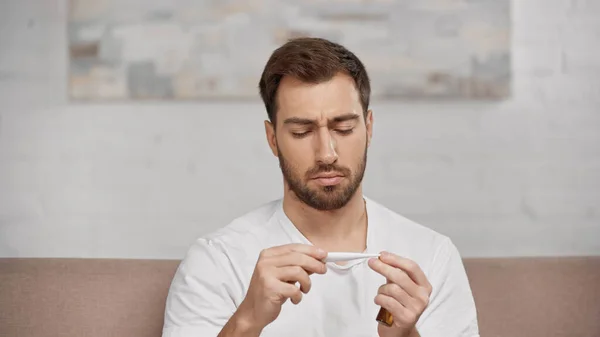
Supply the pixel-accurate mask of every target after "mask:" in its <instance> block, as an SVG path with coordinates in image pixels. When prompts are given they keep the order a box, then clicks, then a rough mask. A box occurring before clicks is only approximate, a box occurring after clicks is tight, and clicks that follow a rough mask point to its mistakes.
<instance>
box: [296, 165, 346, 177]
mask: <svg viewBox="0 0 600 337" xmlns="http://www.w3.org/2000/svg"><path fill="white" fill-rule="evenodd" d="M329 172H339V173H341V174H343V175H344V176H350V175H351V174H352V171H350V169H349V168H347V167H342V166H338V165H335V164H319V165H317V166H315V167H312V168H311V169H310V170H308V171H306V177H307V178H311V177H314V176H316V175H318V174H319V173H329Z"/></svg>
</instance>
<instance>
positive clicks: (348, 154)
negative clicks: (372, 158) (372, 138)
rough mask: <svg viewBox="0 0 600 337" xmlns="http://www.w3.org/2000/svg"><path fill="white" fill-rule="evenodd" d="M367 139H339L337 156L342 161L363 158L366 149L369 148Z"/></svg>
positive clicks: (363, 137) (362, 137)
mask: <svg viewBox="0 0 600 337" xmlns="http://www.w3.org/2000/svg"><path fill="white" fill-rule="evenodd" d="M366 142H367V138H366V137H365V136H361V137H348V138H345V139H344V138H338V139H337V154H338V156H339V158H340V160H344V161H345V160H348V161H352V160H357V159H359V158H362V156H363V154H364V152H365V147H366V146H367V143H366Z"/></svg>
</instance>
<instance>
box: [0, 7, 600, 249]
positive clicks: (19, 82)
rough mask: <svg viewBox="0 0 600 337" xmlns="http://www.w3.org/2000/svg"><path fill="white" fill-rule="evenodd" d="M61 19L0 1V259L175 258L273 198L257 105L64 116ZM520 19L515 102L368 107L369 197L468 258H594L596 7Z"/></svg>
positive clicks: (599, 169)
mask: <svg viewBox="0 0 600 337" xmlns="http://www.w3.org/2000/svg"><path fill="white" fill-rule="evenodd" d="M65 12H66V6H65V1H61V0H26V1H23V0H8V1H3V2H2V3H1V4H0V256H81V257H131V258H136V257H143V258H180V257H182V255H183V253H184V252H185V250H186V249H187V247H188V245H189V244H190V243H191V242H192V241H193V240H194V239H195V238H196V237H197V236H199V235H201V234H203V233H206V232H208V231H211V230H213V229H215V228H217V227H220V226H223V225H225V224H226V223H228V221H229V220H231V219H232V218H233V217H235V216H237V215H239V214H241V213H243V212H245V211H247V210H250V209H252V208H254V207H256V206H257V205H259V204H260V203H263V202H266V201H268V200H271V199H273V198H277V197H279V195H280V193H281V179H280V172H279V169H278V166H277V161H276V159H275V158H273V157H272V156H271V154H270V152H269V150H268V148H267V145H266V142H265V139H264V131H263V126H262V120H263V119H265V117H266V115H265V113H264V111H263V108H262V106H261V105H260V102H259V101H258V97H257V99H256V101H255V102H252V103H249V104H244V103H211V104H193V103H177V104H171V103H164V102H153V103H147V104H96V105H83V104H70V103H68V101H67V99H66V69H67V62H66V57H67V54H66V38H65V24H64V22H65ZM513 23H514V26H513V29H514V30H513V51H514V52H513V70H514V82H513V83H514V85H513V98H512V99H510V100H508V101H504V102H495V103H494V102H476V103H412V104H409V103H403V104H401V103H389V102H388V103H383V102H375V104H374V106H373V108H374V109H375V120H376V121H375V136H374V137H375V138H374V143H373V146H372V148H371V151H370V153H369V165H368V168H367V177H366V181H365V189H366V192H367V193H368V195H369V196H370V197H372V198H374V199H376V200H378V201H380V202H382V203H383V204H385V205H387V206H389V207H390V208H392V209H394V210H396V211H398V212H400V213H402V214H404V215H406V216H408V217H410V218H413V219H415V220H417V221H419V222H421V223H422V224H424V225H427V226H430V227H432V228H433V229H435V230H438V231H440V232H442V233H445V234H447V235H449V236H451V237H452V238H453V239H454V241H455V242H456V243H457V245H458V246H459V248H460V249H461V251H462V253H463V255H465V256H499V255H501V256H514V255H556V254H560V255H576V254H595V255H598V254H600V57H599V56H598V54H599V53H600V2H598V1H595V0H587V1H585V0H578V1H577V0H572V1H568V0H515V1H513ZM226 118H231V119H232V120H233V121H234V122H233V123H227V122H226V121H225V119H226Z"/></svg>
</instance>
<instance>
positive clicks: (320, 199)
mask: <svg viewBox="0 0 600 337" xmlns="http://www.w3.org/2000/svg"><path fill="white" fill-rule="evenodd" d="M277 152H278V159H279V167H280V168H281V173H282V174H283V178H284V179H285V181H286V182H287V184H288V187H289V189H290V190H291V191H292V192H294V194H295V195H296V196H297V197H298V199H300V201H302V202H303V203H305V204H306V205H308V206H310V207H312V208H314V209H317V210H320V211H331V210H336V209H340V208H342V207H344V206H346V204H348V202H349V201H350V199H352V197H353V196H354V194H355V193H356V190H358V188H359V186H360V184H361V183H362V180H363V177H364V174H365V169H366V167H367V146H365V151H364V153H363V156H362V158H361V160H360V161H359V162H358V164H357V167H356V168H355V170H354V172H353V171H352V170H350V169H349V168H346V167H341V166H338V165H336V164H335V163H334V164H317V166H314V167H312V168H310V169H309V170H308V171H306V173H305V174H304V177H303V176H302V174H300V173H299V172H298V170H297V169H295V168H294V167H292V166H291V165H290V163H289V162H288V161H287V160H286V159H285V157H284V156H283V153H282V152H281V150H280V149H279V147H277ZM332 171H333V172H339V173H341V174H343V175H344V178H346V179H348V180H349V182H347V181H346V179H344V180H342V182H341V183H340V184H337V185H332V186H319V187H316V188H311V187H309V186H308V184H307V182H308V181H309V180H310V179H311V177H314V176H315V175H317V174H319V173H325V172H332Z"/></svg>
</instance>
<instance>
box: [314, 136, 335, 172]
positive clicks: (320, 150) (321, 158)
mask: <svg viewBox="0 0 600 337" xmlns="http://www.w3.org/2000/svg"><path fill="white" fill-rule="evenodd" d="M317 143H318V144H317V156H316V157H317V158H316V159H317V161H318V162H319V163H322V164H326V165H330V164H333V163H335V162H336V161H337V160H338V154H337V152H336V148H337V143H336V140H335V138H334V137H333V135H332V134H331V133H330V132H329V130H328V129H327V128H323V129H321V130H320V132H319V137H317Z"/></svg>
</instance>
